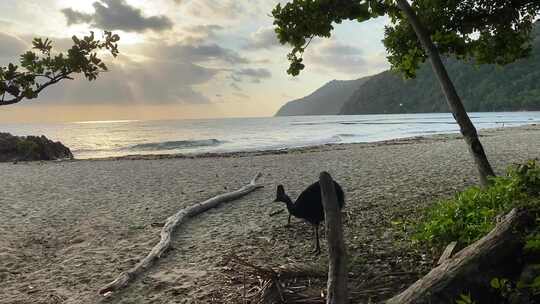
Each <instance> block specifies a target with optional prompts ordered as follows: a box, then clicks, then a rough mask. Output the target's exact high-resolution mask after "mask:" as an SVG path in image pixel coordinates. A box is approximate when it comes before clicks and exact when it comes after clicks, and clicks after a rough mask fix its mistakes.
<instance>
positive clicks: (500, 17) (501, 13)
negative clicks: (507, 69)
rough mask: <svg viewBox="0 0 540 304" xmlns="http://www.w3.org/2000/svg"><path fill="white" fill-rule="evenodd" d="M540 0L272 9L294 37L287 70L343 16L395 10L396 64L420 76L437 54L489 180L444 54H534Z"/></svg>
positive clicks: (451, 102) (285, 40)
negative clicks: (419, 72)
mask: <svg viewBox="0 0 540 304" xmlns="http://www.w3.org/2000/svg"><path fill="white" fill-rule="evenodd" d="M539 11H540V3H539V2H538V1H533V0H525V1H485V2H481V3H478V2H477V1H472V0H467V1H428V0H415V1H411V3H409V1H406V0H396V1H392V0H366V1H352V0H348V1H338V0H330V1H329V0H294V1H292V2H289V3H286V4H285V5H281V4H278V5H277V6H276V7H275V8H274V10H273V12H272V14H273V17H274V25H275V26H276V29H275V31H276V33H277V36H278V39H279V41H280V42H281V43H282V44H290V45H291V47H292V50H291V52H290V53H289V54H288V59H289V61H290V66H289V69H288V70H287V72H288V73H289V74H291V75H293V76H296V75H298V74H299V73H300V71H302V70H303V69H304V68H305V64H304V61H303V54H304V52H305V51H306V49H307V48H308V46H309V45H310V44H311V42H312V41H313V39H314V38H316V37H322V38H329V37H330V36H331V34H332V31H333V29H334V25H335V24H340V23H342V22H343V21H345V20H350V21H358V22H364V21H367V20H370V19H374V18H377V17H381V16H388V17H389V18H390V21H391V24H390V25H388V26H386V29H385V38H384V44H385V46H386V49H387V51H388V53H389V56H388V60H389V62H390V64H391V66H392V69H393V70H395V71H398V72H400V73H401V74H403V75H404V76H405V77H414V76H415V73H416V70H417V69H418V68H419V65H420V63H422V62H424V61H425V60H426V59H428V58H429V60H430V61H431V65H432V68H433V70H434V72H435V75H436V77H437V79H438V82H439V84H440V86H441V88H442V91H443V92H444V95H445V98H446V101H447V104H448V107H449V109H450V110H451V111H452V113H453V115H454V117H455V119H456V121H457V122H458V124H459V126H460V130H461V133H462V134H463V136H464V138H465V141H466V143H467V144H468V146H469V151H470V153H471V154H472V156H473V158H474V159H475V163H476V165H477V168H478V171H479V175H480V181H481V183H482V185H484V186H486V185H488V184H489V180H490V179H489V177H491V176H494V175H495V174H494V171H493V169H492V167H491V165H490V163H489V161H488V159H487V157H486V155H485V152H484V149H483V147H482V144H481V143H480V140H479V138H478V135H477V131H476V128H475V127H474V125H473V123H472V122H471V120H470V118H469V116H468V114H467V112H466V111H465V108H464V106H463V103H462V101H461V98H460V96H459V95H458V92H457V91H456V88H455V87H454V84H453V82H452V80H451V79H450V77H449V75H448V72H447V71H446V68H445V65H444V63H443V60H442V59H441V55H448V56H455V57H457V58H460V59H474V60H476V61H477V62H478V63H479V64H481V63H496V64H507V63H510V62H513V61H515V60H517V59H519V58H523V57H526V56H528V55H529V54H530V51H531V46H530V41H531V33H532V28H533V24H534V21H535V19H536V16H537V14H538V12H539Z"/></svg>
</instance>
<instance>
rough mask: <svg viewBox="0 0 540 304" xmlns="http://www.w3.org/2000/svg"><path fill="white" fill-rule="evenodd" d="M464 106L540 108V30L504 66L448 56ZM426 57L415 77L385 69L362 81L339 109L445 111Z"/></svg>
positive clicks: (346, 111) (344, 111)
mask: <svg viewBox="0 0 540 304" xmlns="http://www.w3.org/2000/svg"><path fill="white" fill-rule="evenodd" d="M446 67H447V69H448V72H449V74H450V76H451V77H452V80H453V81H454V84H455V85H456V88H457V91H458V93H459V95H460V96H461V98H462V100H463V103H464V104H465V108H466V109H467V111H471V112H484V111H486V112H487V111H521V110H531V111H532V110H540V30H537V31H536V37H535V40H534V46H533V54H532V56H531V57H529V58H527V59H523V60H520V61H517V62H515V63H513V64H510V65H506V66H504V67H500V66H495V65H480V66H475V65H473V64H468V63H463V62H459V61H456V60H451V59H448V60H446ZM448 111H449V109H448V106H447V105H446V102H445V100H444V97H443V94H442V92H441V88H440V87H439V84H438V82H437V78H436V77H435V75H434V73H433V71H432V69H431V66H430V65H429V63H424V65H423V66H422V68H421V69H420V71H419V73H418V75H417V77H416V79H412V80H403V79H402V78H401V76H399V75H395V74H394V73H392V72H389V71H386V72H383V73H381V74H378V75H375V76H373V77H371V78H370V79H369V80H368V81H367V82H366V83H364V84H363V85H362V86H360V87H359V88H358V89H357V90H356V91H355V92H354V94H353V95H352V96H351V98H350V99H349V101H347V102H346V103H345V105H344V106H343V108H342V109H341V111H340V114H374V113H419V112H448Z"/></svg>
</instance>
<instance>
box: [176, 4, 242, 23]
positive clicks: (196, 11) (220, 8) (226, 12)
mask: <svg viewBox="0 0 540 304" xmlns="http://www.w3.org/2000/svg"><path fill="white" fill-rule="evenodd" d="M176 2H177V3H180V1H176ZM182 3H184V1H182ZM187 11H188V13H189V14H190V15H191V16H195V17H200V18H205V19H207V18H227V19H228V18H237V17H239V16H242V15H243V14H244V13H245V12H246V10H245V7H244V6H243V5H242V4H241V1H238V0H192V1H190V2H189V4H188V7H187Z"/></svg>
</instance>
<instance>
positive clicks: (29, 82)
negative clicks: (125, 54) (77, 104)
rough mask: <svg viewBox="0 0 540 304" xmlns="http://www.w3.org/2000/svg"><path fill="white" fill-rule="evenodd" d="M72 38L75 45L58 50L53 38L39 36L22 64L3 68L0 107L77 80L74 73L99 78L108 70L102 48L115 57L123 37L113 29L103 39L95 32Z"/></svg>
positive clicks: (92, 78) (1, 71)
mask: <svg viewBox="0 0 540 304" xmlns="http://www.w3.org/2000/svg"><path fill="white" fill-rule="evenodd" d="M72 39H73V43H74V44H73V46H72V47H71V48H70V49H69V50H67V52H66V53H56V52H54V51H53V42H52V41H51V40H49V39H45V40H43V39H42V38H35V39H34V41H33V42H32V45H33V51H28V52H26V53H24V54H22V55H21V57H20V66H17V65H15V64H12V63H10V64H8V65H7V67H0V106H2V105H9V104H14V103H18V102H20V101H21V100H23V99H25V98H26V99H33V98H36V97H38V94H39V93H40V92H41V91H43V90H44V89H45V88H46V87H48V86H50V85H53V84H55V83H58V82H59V81H61V80H63V79H73V78H72V77H71V75H72V74H83V75H84V77H85V78H86V79H87V80H89V81H92V80H95V79H96V78H97V77H98V75H99V73H101V72H105V71H107V66H106V64H105V63H104V62H103V60H102V59H101V58H100V56H101V55H102V54H100V53H99V51H101V50H104V51H108V52H109V53H110V54H111V55H112V56H113V57H116V56H117V55H118V44H117V42H118V41H119V40H120V37H119V36H118V35H116V34H113V33H111V32H107V31H106V32H105V33H104V36H103V39H102V40H99V39H96V38H95V36H94V32H91V33H90V35H89V36H85V37H83V38H82V39H79V38H78V37H76V36H73V37H72Z"/></svg>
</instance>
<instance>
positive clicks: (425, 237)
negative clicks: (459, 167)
mask: <svg viewBox="0 0 540 304" xmlns="http://www.w3.org/2000/svg"><path fill="white" fill-rule="evenodd" d="M539 193H540V166H538V165H537V162H536V161H535V160H531V161H528V162H527V163H525V164H522V165H514V166H511V167H510V168H508V170H507V175H506V176H499V177H495V178H493V179H492V180H491V185H490V186H489V187H487V188H485V189H481V188H478V187H471V188H469V189H467V190H465V191H463V192H461V193H458V194H457V195H456V196H455V197H454V198H453V199H450V200H445V201H441V202H439V203H437V204H436V205H435V206H434V207H432V208H430V209H429V210H428V212H427V214H426V216H425V217H424V219H423V221H422V223H421V224H420V225H419V227H418V232H417V233H416V235H415V239H417V240H419V241H424V242H429V243H431V244H433V245H446V244H448V243H449V242H452V241H457V242H458V243H459V244H460V245H468V244H470V243H472V242H474V241H476V240H478V239H479V238H481V237H482V236H484V235H485V234H486V233H488V232H489V231H490V230H491V229H493V227H494V225H495V223H496V217H497V216H498V215H502V214H505V213H507V212H509V211H510V210H511V209H512V208H514V207H527V208H534V209H539V208H538V205H539V204H538V200H535V199H532V198H533V197H534V196H538V195H539ZM535 202H536V203H535Z"/></svg>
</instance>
